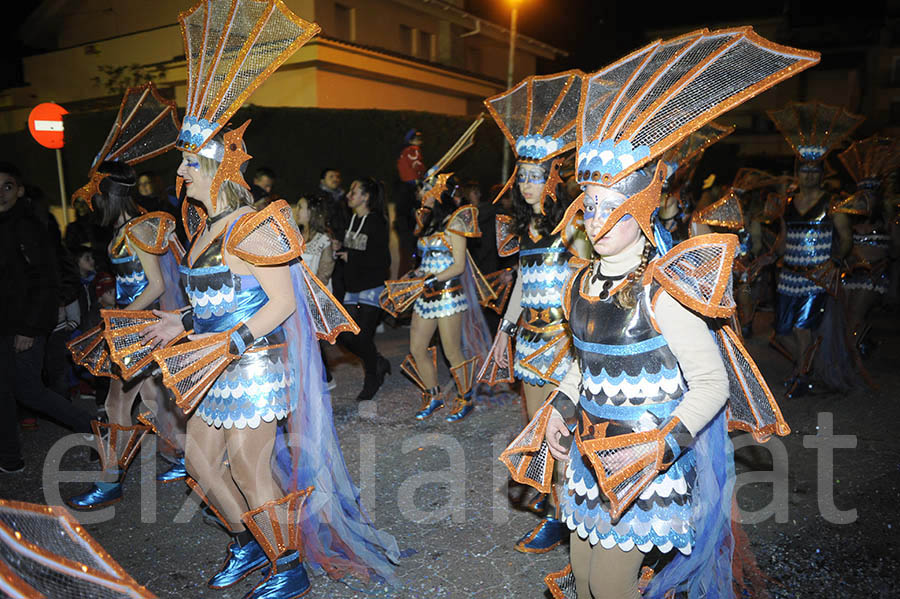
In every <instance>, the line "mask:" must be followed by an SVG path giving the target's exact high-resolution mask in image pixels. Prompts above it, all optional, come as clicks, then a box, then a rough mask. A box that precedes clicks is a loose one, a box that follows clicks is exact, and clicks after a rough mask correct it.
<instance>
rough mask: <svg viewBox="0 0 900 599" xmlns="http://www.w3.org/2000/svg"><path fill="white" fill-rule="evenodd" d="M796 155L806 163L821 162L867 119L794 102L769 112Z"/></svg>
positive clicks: (841, 110)
mask: <svg viewBox="0 0 900 599" xmlns="http://www.w3.org/2000/svg"><path fill="white" fill-rule="evenodd" d="M767 114H768V115H769V118H770V119H772V121H773V122H774V123H775V126H776V127H777V128H778V130H779V131H781V134H782V135H784V138H785V139H786V140H787V142H788V143H789V144H790V145H791V149H792V150H794V153H795V154H796V155H797V156H798V157H799V158H800V160H802V161H804V162H821V161H822V160H824V159H825V156H827V155H828V153H829V152H831V151H832V150H833V149H835V148H836V147H838V146H839V145H840V144H841V143H842V142H843V141H844V140H845V139H846V138H847V137H849V136H850V134H851V133H853V131H855V130H856V128H857V127H859V126H860V125H861V124H862V122H863V121H864V120H866V117H864V116H861V115H858V114H853V113H850V112H847V111H846V110H844V108H842V107H840V106H830V105H828V104H823V103H821V102H791V103H790V104H788V105H787V106H785V107H784V108H782V109H780V110H769V111H767Z"/></svg>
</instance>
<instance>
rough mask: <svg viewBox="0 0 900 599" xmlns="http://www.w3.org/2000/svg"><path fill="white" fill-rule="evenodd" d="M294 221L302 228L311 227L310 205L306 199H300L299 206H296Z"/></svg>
mask: <svg viewBox="0 0 900 599" xmlns="http://www.w3.org/2000/svg"><path fill="white" fill-rule="evenodd" d="M294 220H295V221H297V224H298V225H299V226H301V227H306V226H308V225H309V203H308V202H307V201H306V198H300V200H299V201H298V202H297V205H296V206H294Z"/></svg>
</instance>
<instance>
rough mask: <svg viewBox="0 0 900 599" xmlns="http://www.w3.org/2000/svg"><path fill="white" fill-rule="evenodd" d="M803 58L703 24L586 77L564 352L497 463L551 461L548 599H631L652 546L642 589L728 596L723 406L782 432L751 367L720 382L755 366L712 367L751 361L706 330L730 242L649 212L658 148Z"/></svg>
mask: <svg viewBox="0 0 900 599" xmlns="http://www.w3.org/2000/svg"><path fill="white" fill-rule="evenodd" d="M724 45H729V47H730V46H731V45H740V46H741V48H742V51H741V57H740V60H741V61H747V63H748V64H752V65H756V66H755V67H754V68H752V69H751V68H744V67H743V66H742V65H743V62H741V63H739V64H735V63H733V62H731V61H732V60H733V58H734V57H733V56H728V53H727V52H721V53H718V54H716V53H715V52H716V51H715V48H717V47H723V46H724ZM776 56H777V57H778V60H773V58H774V57H776ZM817 58H818V55H816V54H815V53H809V52H804V51H802V50H796V49H793V48H784V47H781V46H778V45H776V44H771V43H770V42H768V41H767V40H763V39H761V38H759V37H758V36H757V35H756V34H755V33H753V31H752V29H750V28H738V29H733V30H723V31H714V32H709V31H706V30H700V31H696V32H693V33H690V34H686V35H683V36H681V37H678V38H675V39H673V40H667V41H657V42H653V43H651V44H649V45H648V46H645V47H644V48H641V49H639V50H637V51H635V52H633V53H632V54H629V55H628V56H626V57H625V58H623V59H621V60H619V61H617V62H616V63H614V64H612V65H610V66H609V67H606V68H605V69H603V70H601V71H598V72H596V73H593V74H592V75H590V76H587V77H585V83H584V85H583V86H582V92H581V93H582V100H581V105H580V106H579V114H578V122H577V126H578V149H577V152H578V153H577V160H576V177H577V181H578V183H579V184H580V185H581V186H582V189H583V192H584V193H583V194H582V195H581V196H580V197H579V198H578V199H576V201H574V202H573V203H572V206H570V208H569V210H568V211H567V214H566V216H565V217H564V218H563V220H562V222H561V223H560V225H559V227H558V229H562V228H563V227H564V226H566V225H567V224H568V222H569V221H571V219H572V218H573V217H574V215H575V213H576V212H577V211H578V210H582V211H583V213H584V226H585V231H586V233H587V235H588V238H589V239H590V240H591V243H592V245H593V249H594V252H595V254H596V257H595V258H594V259H593V260H591V261H590V262H587V263H584V262H582V264H581V265H580V266H579V268H578V270H577V271H576V272H575V273H574V275H573V276H572V277H571V278H570V279H569V281H568V282H567V283H566V286H565V289H564V293H563V306H564V308H565V316H566V318H567V320H568V323H569V328H570V330H571V333H572V341H573V346H574V352H575V357H576V359H575V360H573V361H572V363H571V367H570V368H569V371H568V372H567V373H566V375H565V377H564V378H563V380H562V382H561V384H560V385H559V386H558V387H557V389H556V390H555V392H554V393H553V395H551V397H550V398H549V399H548V401H547V403H546V404H544V406H543V407H542V408H541V409H540V410H538V413H537V414H536V415H535V418H534V419H533V420H532V422H531V423H529V425H528V427H526V429H525V431H523V433H522V434H521V435H520V436H519V437H518V438H517V439H516V441H514V442H513V444H512V445H511V446H510V447H509V448H507V450H506V451H505V452H504V455H503V456H501V459H503V460H504V461H506V462H507V464H508V465H510V467H511V468H514V469H515V470H516V471H517V472H518V473H519V475H527V476H530V477H531V480H535V481H541V480H543V481H546V480H547V479H548V478H549V474H548V472H549V471H550V469H551V468H552V466H553V459H554V458H555V459H556V460H560V461H563V462H565V463H566V477H565V484H564V485H562V489H561V491H560V493H559V502H560V519H561V520H563V522H565V524H566V525H567V527H568V528H569V530H570V531H571V534H570V562H571V566H570V569H569V568H567V571H568V573H566V572H565V571H564V572H561V573H559V575H551V576H548V577H547V579H546V580H547V582H548V585H549V586H550V587H551V591H552V592H553V593H554V596H555V597H563V596H569V597H571V596H573V595H575V594H577V597H578V598H579V599H590V598H591V597H593V598H594V599H606V598H610V599H612V598H615V599H638V598H639V597H642V595H641V592H640V591H639V590H638V583H639V575H640V573H641V568H642V565H643V564H644V562H645V560H646V559H652V556H654V555H656V556H658V555H660V554H662V555H663V556H664V558H663V559H661V560H660V561H659V562H657V563H655V564H654V567H655V569H656V572H655V574H654V575H653V577H652V579H651V580H650V582H649V586H647V588H646V589H645V590H644V593H643V597H644V598H645V599H646V598H649V597H653V598H662V597H664V596H669V594H670V593H671V594H674V596H678V597H682V596H684V597H688V598H691V599H700V598H701V597H702V598H703V599H717V598H725V597H728V598H731V597H733V588H732V557H731V555H732V551H731V550H732V548H733V537H732V531H731V522H730V520H729V515H730V511H731V502H732V488H733V479H734V462H733V456H732V452H731V447H730V444H729V439H728V426H729V424H731V423H729V422H726V410H725V404H726V401H731V402H732V403H730V404H729V406H730V408H731V410H730V413H732V414H736V413H745V412H746V413H750V412H753V413H757V412H756V411H754V410H750V409H747V410H744V409H743V407H744V405H746V404H744V403H741V402H740V400H746V402H749V403H750V404H751V405H757V406H758V405H764V406H765V408H766V409H765V412H766V413H767V414H774V419H773V420H772V421H771V422H769V423H767V424H765V425H764V426H763V427H762V428H760V427H759V423H758V422H754V423H750V424H746V423H741V424H740V425H739V426H740V427H741V428H746V430H753V431H755V432H757V434H759V431H766V430H768V431H771V432H779V433H780V434H784V433H785V432H787V430H788V429H787V427H786V426H785V425H784V423H783V420H780V413H779V412H778V411H777V408H775V407H773V403H772V398H771V393H767V392H765V391H766V390H767V388H766V387H765V382H764V381H762V380H761V379H760V378H759V376H758V372H757V373H756V375H755V376H753V381H752V383H753V386H754V388H759V389H762V390H763V392H760V393H758V394H756V395H755V396H749V395H744V396H740V397H736V396H735V391H738V392H740V391H741V389H742V388H741V386H740V385H739V384H738V383H736V382H733V381H734V380H736V379H737V378H739V377H735V378H734V379H733V378H732V375H733V374H734V373H735V372H737V373H738V374H739V375H740V377H743V379H742V380H747V379H749V378H750V375H748V374H747V373H748V372H751V371H752V370H753V369H752V368H751V369H747V368H744V367H743V366H741V363H738V362H737V361H734V360H733V359H731V360H729V364H728V365H727V367H726V363H725V361H724V360H723V357H722V353H721V352H722V351H723V350H722V349H720V346H722V347H725V348H726V349H727V350H728V351H729V352H732V353H729V355H734V354H740V355H742V356H743V360H745V361H747V362H748V363H749V361H750V359H749V356H748V355H747V354H746V351H745V350H744V349H743V347H742V346H740V341H739V337H738V336H737V334H736V333H734V332H733V331H732V330H731V329H730V328H729V327H728V326H727V325H722V323H721V322H720V323H718V324H715V325H714V326H716V331H715V334H713V332H711V331H710V328H709V327H710V325H709V324H708V322H707V320H706V319H707V318H725V317H727V316H729V315H731V314H733V313H734V309H735V304H734V300H733V298H732V297H731V293H730V292H731V280H732V273H731V264H732V261H733V258H734V250H735V247H736V245H737V239H736V237H734V236H733V235H717V234H711V235H705V236H699V237H695V238H692V239H690V240H688V241H686V242H684V243H683V244H680V245H678V246H675V247H672V240H671V237H670V236H669V235H668V234H667V232H666V231H665V229H663V227H662V225H661V224H660V222H659V220H658V219H657V218H656V213H657V211H658V209H659V203H660V194H661V191H662V185H663V182H664V180H665V165H664V164H663V163H662V162H661V161H660V156H661V155H662V154H663V153H664V152H665V151H666V150H667V149H669V148H671V147H673V146H674V145H675V144H677V143H678V142H679V141H681V140H682V139H683V138H684V136H686V135H688V134H690V132H691V131H694V130H696V129H699V128H700V127H701V126H703V125H704V124H706V123H707V122H709V121H710V120H712V119H713V118H715V117H716V116H717V115H718V114H720V113H721V112H723V111H724V110H725V107H728V106H734V105H737V104H739V103H740V102H742V101H744V100H746V99H747V98H749V97H751V96H752V95H754V94H756V93H759V92H760V91H762V90H764V89H766V87H769V86H772V85H774V84H775V83H777V82H778V81H780V80H782V79H784V78H787V77H789V76H791V75H793V74H796V73H797V72H799V71H800V70H802V69H803V68H805V67H808V66H812V64H815V62H816V61H817ZM709 73H714V74H715V76H707V75H709ZM726 74H727V76H725V75H726ZM673 75H677V76H673ZM648 98H652V99H653V101H649V100H648ZM720 104H722V106H720ZM757 386H758V387H757ZM735 426H738V424H737V423H736V424H735ZM572 441H574V443H573V442H572ZM523 450H524V451H523ZM547 450H549V453H550V456H548V455H547V454H546V451H547ZM532 452H533V453H532ZM516 454H518V456H517V455H516ZM511 458H515V459H511ZM660 564H664V565H662V566H661V567H660ZM554 577H558V578H559V579H560V580H561V581H562V582H563V583H565V585H566V591H567V592H568V594H567V595H564V594H563V591H562V589H563V587H562V586H561V585H560V584H559V583H558V582H557V578H554ZM551 583H552V584H551Z"/></svg>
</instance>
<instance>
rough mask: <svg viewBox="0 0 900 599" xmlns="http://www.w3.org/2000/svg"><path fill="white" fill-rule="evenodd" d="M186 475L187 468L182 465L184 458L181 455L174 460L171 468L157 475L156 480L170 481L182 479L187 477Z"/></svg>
mask: <svg viewBox="0 0 900 599" xmlns="http://www.w3.org/2000/svg"><path fill="white" fill-rule="evenodd" d="M187 475H188V473H187V468H185V466H184V458H183V457H181V458H179V459H177V460H175V463H174V464H172V467H171V468H169V469H168V470H166V471H165V472H162V473H160V474H159V475H157V477H156V480H157V481H158V482H161V483H171V482H175V481H176V480H184V479H186V478H187Z"/></svg>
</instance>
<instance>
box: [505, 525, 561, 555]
mask: <svg viewBox="0 0 900 599" xmlns="http://www.w3.org/2000/svg"><path fill="white" fill-rule="evenodd" d="M568 532H569V529H568V527H567V526H566V525H565V524H564V523H563V522H562V521H561V520H557V519H556V518H553V517H551V516H546V517H544V518H543V519H542V520H541V521H540V522H538V525H537V526H535V527H534V530H532V531H531V532H529V533H528V534H526V535H525V536H523V537H522V538H521V539H519V540H518V541H517V542H516V546H515V550H516V551H521V552H522V553H547V552H548V551H550V550H551V549H553V548H554V547H556V546H557V545H559V544H560V543H562V540H563V539H564V538H565V536H566V534H567V533H568Z"/></svg>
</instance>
